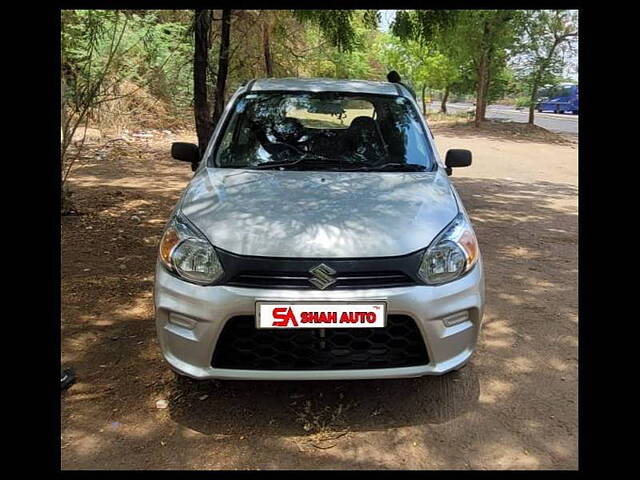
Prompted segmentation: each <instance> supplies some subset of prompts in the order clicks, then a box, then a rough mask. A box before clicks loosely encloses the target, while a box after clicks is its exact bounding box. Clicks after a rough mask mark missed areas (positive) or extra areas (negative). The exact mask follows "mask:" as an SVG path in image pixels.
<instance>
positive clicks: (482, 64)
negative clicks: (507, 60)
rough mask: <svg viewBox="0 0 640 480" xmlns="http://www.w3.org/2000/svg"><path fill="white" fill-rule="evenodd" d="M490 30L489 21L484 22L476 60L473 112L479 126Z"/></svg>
mask: <svg viewBox="0 0 640 480" xmlns="http://www.w3.org/2000/svg"><path fill="white" fill-rule="evenodd" d="M490 33H491V31H490V29H489V22H488V21H485V22H484V29H483V32H482V40H481V54H480V61H479V62H478V86H477V91H476V114H475V117H476V118H475V122H474V124H475V126H476V127H479V126H480V122H481V121H482V120H483V119H484V112H483V111H482V107H483V105H484V103H485V96H486V94H487V90H486V84H487V83H486V81H487V76H488V70H489V35H490Z"/></svg>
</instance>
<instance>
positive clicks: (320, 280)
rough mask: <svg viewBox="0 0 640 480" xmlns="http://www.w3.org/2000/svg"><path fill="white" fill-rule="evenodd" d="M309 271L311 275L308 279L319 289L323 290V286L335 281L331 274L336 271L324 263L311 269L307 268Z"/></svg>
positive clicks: (325, 286)
mask: <svg viewBox="0 0 640 480" xmlns="http://www.w3.org/2000/svg"><path fill="white" fill-rule="evenodd" d="M309 273H310V274H311V275H313V277H311V278H310V279H309V281H310V282H311V283H313V284H314V285H315V286H316V287H318V288H319V289H320V290H324V289H325V288H327V287H329V286H331V285H333V284H334V283H336V282H337V280H336V279H335V277H333V276H332V275H335V274H336V271H335V270H334V269H333V268H331V267H328V266H327V265H325V264H324V263H321V264H320V265H317V266H315V267H313V268H312V269H311V270H309Z"/></svg>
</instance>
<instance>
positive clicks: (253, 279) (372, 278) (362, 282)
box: [227, 272, 416, 290]
mask: <svg viewBox="0 0 640 480" xmlns="http://www.w3.org/2000/svg"><path fill="white" fill-rule="evenodd" d="M309 278H311V276H310V275H299V274H296V273H295V272H288V273H287V272H285V273H284V274H280V275H268V274H260V273H244V274H240V275H236V276H235V277H233V278H232V279H230V280H229V281H228V282H227V284H228V285H232V286H235V287H255V288H295V289H297V290H306V289H316V287H314V286H313V285H312V284H311V283H310V282H309ZM335 278H336V280H337V281H336V283H334V284H333V285H331V287H330V288H331V289H332V290H344V289H353V288H388V287H404V286H409V285H415V284H416V282H415V281H414V280H413V279H412V278H411V277H409V276H408V275H406V274H404V273H402V272H371V273H367V274H345V275H336V276H335Z"/></svg>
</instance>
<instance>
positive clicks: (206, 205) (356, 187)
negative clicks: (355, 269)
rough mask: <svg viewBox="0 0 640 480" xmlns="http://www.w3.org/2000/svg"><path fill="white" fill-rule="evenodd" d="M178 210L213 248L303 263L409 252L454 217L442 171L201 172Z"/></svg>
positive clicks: (454, 204)
mask: <svg viewBox="0 0 640 480" xmlns="http://www.w3.org/2000/svg"><path fill="white" fill-rule="evenodd" d="M180 208H181V210H182V212H183V214H185V215H186V216H187V218H188V219H189V220H191V221H192V222H193V223H194V224H195V225H196V226H197V227H198V228H199V229H200V230H201V231H202V232H203V233H204V234H205V235H206V236H207V237H208V239H209V240H210V241H211V243H212V244H213V245H214V246H216V247H218V248H221V249H223V250H227V251H229V252H233V253H237V254H240V255H255V256H268V257H303V258H337V257H356V258H357V257H386V256H395V255H404V254H407V253H411V252H415V251H416V250H419V249H421V248H424V247H426V246H428V245H429V243H430V242H431V241H432V240H433V238H434V237H435V236H436V235H437V234H438V233H439V232H440V231H441V230H442V229H443V228H444V227H446V226H447V224H448V223H449V222H451V220H453V218H454V217H455V216H456V214H457V213H458V206H457V202H456V199H455V197H454V195H453V192H452V191H451V185H450V183H449V180H448V179H447V177H446V176H445V175H443V174H442V172H441V171H437V172H426V173H425V172H418V173H413V172H406V173H405V172H384V173H382V172H314V171H274V170H262V171H257V170H240V169H226V168H225V169H222V168H203V169H202V170H200V171H199V172H198V173H197V174H196V176H194V177H193V179H192V180H191V182H190V183H189V186H188V187H187V189H186V190H185V192H184V194H183V196H182V201H181V204H180Z"/></svg>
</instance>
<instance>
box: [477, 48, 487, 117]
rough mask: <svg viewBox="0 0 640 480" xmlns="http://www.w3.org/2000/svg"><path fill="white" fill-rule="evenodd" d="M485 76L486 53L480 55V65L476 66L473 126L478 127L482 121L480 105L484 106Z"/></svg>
mask: <svg viewBox="0 0 640 480" xmlns="http://www.w3.org/2000/svg"><path fill="white" fill-rule="evenodd" d="M486 76H487V56H486V52H483V53H482V57H481V58H480V64H479V66H478V86H477V89H476V114H475V126H476V127H479V126H480V122H481V121H482V119H483V112H482V105H483V104H484V97H485V95H486V92H485V85H486Z"/></svg>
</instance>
